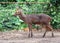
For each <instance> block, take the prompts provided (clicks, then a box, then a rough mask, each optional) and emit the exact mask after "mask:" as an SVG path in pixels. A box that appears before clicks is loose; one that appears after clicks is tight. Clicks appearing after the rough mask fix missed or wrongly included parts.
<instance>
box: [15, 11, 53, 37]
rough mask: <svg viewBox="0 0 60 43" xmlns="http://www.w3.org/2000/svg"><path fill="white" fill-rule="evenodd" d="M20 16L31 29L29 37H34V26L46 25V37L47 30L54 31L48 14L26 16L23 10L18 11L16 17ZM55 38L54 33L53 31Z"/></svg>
mask: <svg viewBox="0 0 60 43" xmlns="http://www.w3.org/2000/svg"><path fill="white" fill-rule="evenodd" d="M16 15H18V16H19V17H20V19H22V20H23V21H24V22H25V23H26V24H28V27H29V37H32V36H33V34H32V24H43V25H45V28H46V31H45V33H44V35H43V37H44V36H45V34H46V32H47V29H50V30H53V29H52V27H51V25H50V24H49V22H50V21H51V17H50V16H48V15H46V14H38V15H35V14H33V15H24V14H23V12H22V10H17V12H16V13H15V14H14V16H16ZM52 36H53V31H52Z"/></svg>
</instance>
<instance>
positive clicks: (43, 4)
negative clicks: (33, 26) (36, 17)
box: [0, 0, 60, 31]
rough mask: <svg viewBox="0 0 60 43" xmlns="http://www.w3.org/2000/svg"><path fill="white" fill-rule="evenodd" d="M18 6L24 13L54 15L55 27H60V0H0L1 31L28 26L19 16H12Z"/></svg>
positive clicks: (53, 22) (53, 24)
mask: <svg viewBox="0 0 60 43" xmlns="http://www.w3.org/2000/svg"><path fill="white" fill-rule="evenodd" d="M4 2H5V3H4ZM8 2H16V3H8ZM18 6H19V7H21V8H22V9H23V11H24V14H40V13H45V14H48V15H49V16H51V17H52V21H51V25H52V26H53V28H54V29H60V0H0V31H6V30H12V29H17V30H19V29H23V28H26V27H27V24H25V23H24V22H23V21H22V20H20V19H19V17H14V16H12V15H13V14H14V13H15V11H16V8H17V7H18Z"/></svg>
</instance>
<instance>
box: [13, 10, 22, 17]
mask: <svg viewBox="0 0 60 43" xmlns="http://www.w3.org/2000/svg"><path fill="white" fill-rule="evenodd" d="M22 14H23V13H22V9H17V10H16V12H15V14H14V16H19V15H22Z"/></svg>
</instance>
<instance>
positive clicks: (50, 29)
mask: <svg viewBox="0 0 60 43" xmlns="http://www.w3.org/2000/svg"><path fill="white" fill-rule="evenodd" d="M46 30H47V31H52V37H54V33H53V28H52V26H51V25H50V24H48V25H46Z"/></svg>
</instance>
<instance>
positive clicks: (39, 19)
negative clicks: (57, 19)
mask: <svg viewBox="0 0 60 43" xmlns="http://www.w3.org/2000/svg"><path fill="white" fill-rule="evenodd" d="M26 20H27V22H29V23H34V24H40V23H48V22H50V21H51V17H50V16H48V15H46V14H38V15H34V14H33V15H26Z"/></svg>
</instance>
